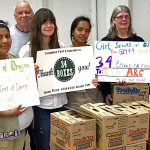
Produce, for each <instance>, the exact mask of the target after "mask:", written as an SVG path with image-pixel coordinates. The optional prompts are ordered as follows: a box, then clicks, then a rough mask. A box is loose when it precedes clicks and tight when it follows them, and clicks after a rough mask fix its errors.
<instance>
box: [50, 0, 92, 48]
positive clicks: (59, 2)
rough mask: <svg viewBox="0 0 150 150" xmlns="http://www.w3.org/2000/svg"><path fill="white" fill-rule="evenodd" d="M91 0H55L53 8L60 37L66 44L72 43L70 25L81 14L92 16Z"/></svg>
mask: <svg viewBox="0 0 150 150" xmlns="http://www.w3.org/2000/svg"><path fill="white" fill-rule="evenodd" d="M90 7H91V0H53V7H52V10H53V12H54V14H55V16H56V20H57V25H58V30H59V38H60V40H61V41H63V42H64V43H65V45H66V46H69V45H70V44H71V40H70V27H71V23H72V21H73V20H74V19H75V18H76V17H77V16H80V15H86V16H88V17H90V16H91V12H90V10H91V8H90Z"/></svg>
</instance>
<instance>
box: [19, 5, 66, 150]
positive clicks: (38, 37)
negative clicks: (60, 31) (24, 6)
mask: <svg viewBox="0 0 150 150" xmlns="http://www.w3.org/2000/svg"><path fill="white" fill-rule="evenodd" d="M60 47H61V45H60V43H59V42H58V35H57V25H56V19H55V16H54V14H53V13H52V12H51V11H50V10H49V9H47V8H41V9H39V10H38V11H37V12H36V13H35V15H34V17H33V20H32V23H31V33H30V40H29V43H27V44H26V45H25V46H24V47H22V48H21V50H20V52H19V56H20V57H30V56H32V57H33V59H34V62H36V54H37V51H39V50H47V49H55V48H60ZM37 65H38V64H37ZM37 70H38V66H37ZM49 84H50V83H49ZM65 104H67V97H66V94H65V93H62V94H54V95H48V96H45V97H40V105H39V106H35V107H34V129H35V136H36V144H37V150H50V146H49V143H50V113H52V112H56V111H61V110H65V107H63V106H64V105H65Z"/></svg>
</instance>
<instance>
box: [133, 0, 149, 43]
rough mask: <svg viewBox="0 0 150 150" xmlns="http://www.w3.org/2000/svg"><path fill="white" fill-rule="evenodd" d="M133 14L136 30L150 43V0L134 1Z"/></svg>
mask: <svg viewBox="0 0 150 150" xmlns="http://www.w3.org/2000/svg"><path fill="white" fill-rule="evenodd" d="M131 12H132V17H133V27H134V30H135V31H136V33H137V34H138V35H140V36H142V37H143V38H144V40H145V41H150V0H144V1H142V0H132V7H131Z"/></svg>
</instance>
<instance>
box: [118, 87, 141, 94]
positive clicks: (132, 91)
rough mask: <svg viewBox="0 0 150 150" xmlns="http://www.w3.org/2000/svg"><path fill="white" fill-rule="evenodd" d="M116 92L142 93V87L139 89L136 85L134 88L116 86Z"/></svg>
mask: <svg viewBox="0 0 150 150" xmlns="http://www.w3.org/2000/svg"><path fill="white" fill-rule="evenodd" d="M116 92H117V93H140V89H137V88H135V87H133V88H128V87H127V88H121V87H117V88H116Z"/></svg>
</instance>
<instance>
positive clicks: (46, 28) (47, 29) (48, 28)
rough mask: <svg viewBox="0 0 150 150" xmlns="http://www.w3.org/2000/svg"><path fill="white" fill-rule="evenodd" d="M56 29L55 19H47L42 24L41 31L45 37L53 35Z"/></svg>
mask: <svg viewBox="0 0 150 150" xmlns="http://www.w3.org/2000/svg"><path fill="white" fill-rule="evenodd" d="M54 31H55V25H54V22H53V21H50V20H48V21H46V22H44V23H43V24H42V26H41V33H42V35H43V37H51V36H52V35H53V33H54Z"/></svg>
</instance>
